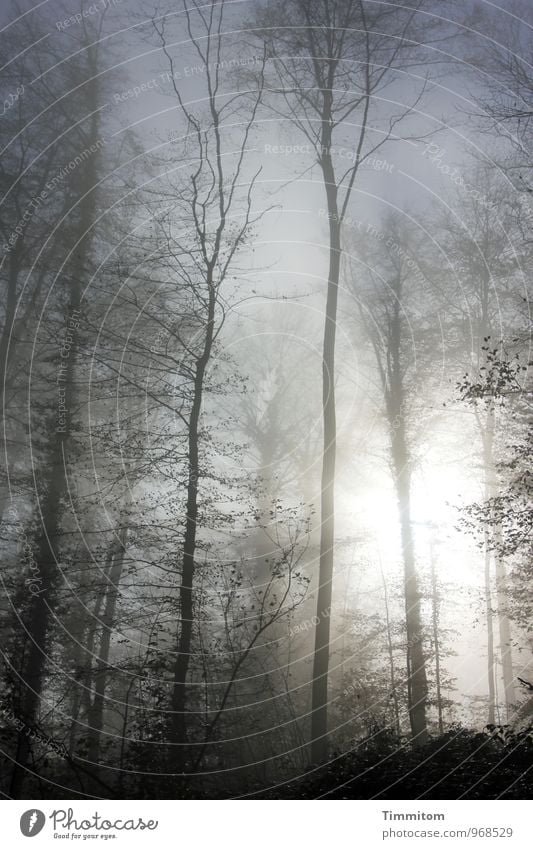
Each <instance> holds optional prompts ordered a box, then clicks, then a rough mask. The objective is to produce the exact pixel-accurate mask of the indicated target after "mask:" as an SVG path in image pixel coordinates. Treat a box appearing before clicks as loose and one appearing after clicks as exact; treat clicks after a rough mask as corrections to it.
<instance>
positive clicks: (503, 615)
mask: <svg viewBox="0 0 533 849" xmlns="http://www.w3.org/2000/svg"><path fill="white" fill-rule="evenodd" d="M478 421H479V419H478ZM495 427H496V421H495V415H494V408H493V405H492V403H491V404H490V406H489V408H488V410H487V416H486V419H485V423H484V427H483V428H482V434H481V436H482V442H483V464H484V474H485V499H486V500H487V501H489V500H490V499H492V498H494V497H495V496H496V495H497V486H496V472H495V464H494V434H495ZM500 545H501V530H500V528H499V527H498V524H497V522H494V523H493V524H492V526H491V533H489V532H486V533H485V548H486V549H487V547H488V548H489V549H490V547H491V546H492V548H493V549H494V568H495V583H496V605H497V607H496V610H497V617H498V632H499V638H500V659H501V665H502V678H503V687H504V699H505V713H506V719H507V721H509V720H510V719H511V717H512V713H513V705H514V703H515V701H516V696H515V690H514V678H513V652H512V636H511V624H510V622H509V617H508V615H507V607H508V598H507V594H508V588H507V573H506V569H505V563H504V561H503V559H502V557H501V556H500V554H499V547H500ZM488 558H489V562H490V551H489V554H488ZM485 568H487V567H485ZM490 585H491V580H490V573H489V590H490ZM491 639H492V641H494V637H493V635H491ZM493 664H494V658H493ZM489 684H490V682H489ZM489 700H490V695H489ZM490 721H491V720H490V719H489V722H490Z"/></svg>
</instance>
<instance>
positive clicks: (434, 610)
mask: <svg viewBox="0 0 533 849" xmlns="http://www.w3.org/2000/svg"><path fill="white" fill-rule="evenodd" d="M429 558H430V566H431V622H432V625H433V645H434V647H435V682H436V689H437V716H438V723H439V734H444V721H443V716H442V690H441V680H440V639H439V596H438V588H437V571H436V569H435V556H434V552H433V544H431V547H430V554H429Z"/></svg>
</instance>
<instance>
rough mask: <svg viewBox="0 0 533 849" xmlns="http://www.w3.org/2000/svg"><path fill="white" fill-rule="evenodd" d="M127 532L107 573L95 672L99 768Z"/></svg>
mask: <svg viewBox="0 0 533 849" xmlns="http://www.w3.org/2000/svg"><path fill="white" fill-rule="evenodd" d="M126 538H127V528H126V527H124V528H121V530H120V535H119V542H118V544H117V543H114V544H113V552H112V555H111V563H110V566H109V568H108V570H106V583H107V589H106V592H105V605H104V611H103V614H102V619H101V630H100V646H99V650H98V660H97V663H96V669H95V671H94V694H93V699H92V703H91V706H90V709H89V712H88V716H87V724H88V726H89V752H88V753H89V760H90V761H91V762H92V763H93V764H97V763H98V761H99V759H100V739H101V734H102V729H103V727H104V708H105V691H106V686H107V682H108V680H109V649H110V646H111V634H112V633H113V628H114V624H115V616H116V609H117V599H118V595H119V585H120V579H121V577H122V567H123V565H124V552H125V550H126Z"/></svg>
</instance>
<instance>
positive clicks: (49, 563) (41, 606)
mask: <svg viewBox="0 0 533 849" xmlns="http://www.w3.org/2000/svg"><path fill="white" fill-rule="evenodd" d="M88 98H89V100H90V101H91V104H92V105H94V103H95V102H96V89H95V88H94V87H91V92H90V94H89V95H88ZM95 109H96V107H95ZM98 128H99V116H98V114H97V113H96V111H95V112H94V114H93V115H92V117H91V119H90V138H91V141H94V142H96V141H97V140H98ZM96 174H97V154H94V155H93V156H92V157H90V158H89V159H88V160H87V163H86V164H85V165H84V170H83V174H81V175H79V174H78V175H77V176H78V179H79V181H80V182H79V186H78V196H79V197H80V198H81V201H80V204H79V207H78V208H79V222H78V228H77V234H76V235H77V237H78V238H77V239H76V238H75V239H74V241H75V242H77V246H76V249H75V251H74V257H73V258H71V261H70V262H71V267H72V271H71V273H70V275H69V281H68V282H69V287H70V299H69V307H68V318H69V319H70V318H71V317H75V318H76V319H78V318H79V314H80V307H81V290H82V287H81V279H82V277H83V275H84V273H85V269H86V265H87V261H88V257H89V253H90V249H91V244H92V230H91V227H92V224H93V222H94V213H95V207H96V197H95V192H94V190H93V189H94V186H95V185H96ZM74 260H75V263H76V264H75V265H74ZM64 275H65V277H66V272H65V271H64ZM67 325H68V322H65V327H67ZM72 336H73V340H72V344H71V346H70V349H69V351H68V356H67V357H65V358H62V359H60V360H59V362H60V365H61V370H60V371H59V372H58V377H57V384H58V385H60V386H61V388H62V389H63V390H64V393H63V395H62V399H63V404H64V406H65V412H64V418H61V419H58V418H57V413H56V412H55V411H54V414H55V415H54V418H55V421H54V423H53V424H57V422H58V420H59V424H58V426H57V427H55V430H54V431H53V433H52V434H51V438H50V447H49V455H48V459H47V461H46V468H47V469H48V475H47V481H46V485H45V490H44V491H45V494H44V496H43V499H42V500H41V505H42V506H40V520H41V532H40V533H39V536H38V539H37V545H36V553H35V564H36V567H37V568H36V574H37V575H38V578H39V580H38V582H37V587H38V592H37V591H36V592H35V593H34V594H32V596H31V599H30V602H29V605H28V611H27V616H26V620H25V626H24V627H25V631H26V634H27V636H28V637H29V649H28V652H27V655H26V657H25V663H24V668H23V670H22V678H23V682H24V686H23V695H22V699H21V706H20V712H21V715H22V717H23V719H24V722H25V723H26V724H27V725H28V727H30V728H31V727H32V726H33V725H34V724H35V723H36V721H37V718H38V713H39V703H40V698H41V692H42V688H43V681H44V675H45V668H46V660H47V648H48V645H47V644H48V634H49V630H50V622H51V618H52V611H53V609H54V606H55V604H56V582H57V570H56V564H57V563H58V562H59V559H60V556H59V544H60V530H61V529H60V523H61V510H62V502H63V499H64V497H65V496H66V495H67V494H68V489H67V480H66V461H67V447H68V444H69V440H70V434H71V428H72V410H73V409H74V403H75V374H76V358H77V349H78V338H77V337H78V334H77V332H74V333H73V334H72ZM56 398H57V396H56ZM52 426H53V425H52ZM35 488H36V491H37V481H35ZM29 758H30V742H29V737H28V735H27V734H25V732H24V730H22V731H21V732H19V735H18V739H17V756H16V762H15V765H14V769H13V773H12V779H11V796H12V797H13V798H20V793H21V790H22V786H23V782H24V776H25V771H26V767H27V765H28V762H29Z"/></svg>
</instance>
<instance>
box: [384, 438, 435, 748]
mask: <svg viewBox="0 0 533 849" xmlns="http://www.w3.org/2000/svg"><path fill="white" fill-rule="evenodd" d="M401 430H402V428H399V429H398V431H397V435H396V439H395V441H394V447H393V458H394V468H395V478H396V492H397V497H398V508H399V515H400V529H401V541H402V554H403V564H404V593H405V623H406V632H407V699H408V710H409V721H410V724H411V732H412V735H413V740H414V742H415V743H416V745H423V744H424V743H426V742H427V740H428V732H427V719H426V703H427V678H426V665H425V657H424V648H423V632H422V614H421V609H420V607H421V606H420V591H419V589H418V579H417V574H416V566H415V557H414V545H413V532H412V527H411V492H410V489H411V480H410V477H411V476H410V472H409V469H408V468H407V457H406V454H407V452H406V448H405V445H402V444H401V443H402V441H403V440H402V434H401Z"/></svg>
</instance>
